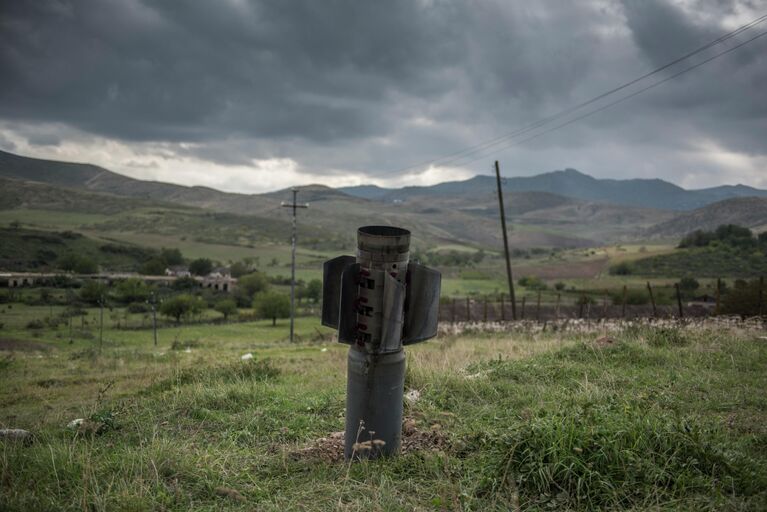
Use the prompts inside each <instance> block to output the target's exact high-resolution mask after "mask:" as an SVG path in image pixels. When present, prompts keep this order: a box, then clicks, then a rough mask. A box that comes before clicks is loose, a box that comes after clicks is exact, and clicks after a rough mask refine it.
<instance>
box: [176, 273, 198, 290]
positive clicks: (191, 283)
mask: <svg viewBox="0 0 767 512" xmlns="http://www.w3.org/2000/svg"><path fill="white" fill-rule="evenodd" d="M199 287H200V283H198V282H197V280H196V279H195V278H193V277H189V276H184V277H179V278H178V279H176V280H175V281H173V289H174V290H178V291H192V290H194V289H195V288H199Z"/></svg>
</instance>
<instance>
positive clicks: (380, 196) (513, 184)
mask: <svg viewBox="0 0 767 512" xmlns="http://www.w3.org/2000/svg"><path fill="white" fill-rule="evenodd" d="M503 187H504V189H505V190H508V191H509V192H533V191H535V192H548V193H550V194H557V195H560V196H565V197H570V198H573V199H581V200H584V201H603V202H607V203H613V204H616V205H624V206H637V207H641V208H657V209H666V210H693V209H695V208H700V207H702V206H706V205H708V204H711V203H715V202H717V201H722V200H725V199H731V198H736V197H767V190H760V189H757V188H753V187H748V186H746V185H734V186H733V185H724V186H720V187H713V188H704V189H698V190H686V189H684V188H682V187H679V186H677V185H674V184H673V183H669V182H667V181H664V180H660V179H628V180H615V179H597V178H594V177H592V176H589V175H588V174H584V173H582V172H579V171H577V170H575V169H565V170H563V171H553V172H547V173H544V174H539V175H537V176H527V177H511V178H504V179H503ZM495 189H496V179H495V177H493V176H475V177H473V178H471V179H469V180H465V181H453V182H445V183H439V184H437V185H433V186H430V187H403V188H398V189H387V188H381V187H377V186H375V185H362V186H357V187H344V188H340V189H339V190H341V191H342V192H345V193H347V194H349V195H352V196H356V197H362V198H365V199H372V200H377V201H406V200H408V199H410V198H413V197H468V196H473V197H479V196H485V195H488V194H495Z"/></svg>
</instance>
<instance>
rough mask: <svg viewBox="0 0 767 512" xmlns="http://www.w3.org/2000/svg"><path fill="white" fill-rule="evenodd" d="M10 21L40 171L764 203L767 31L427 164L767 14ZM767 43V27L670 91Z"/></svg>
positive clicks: (411, 12)
mask: <svg viewBox="0 0 767 512" xmlns="http://www.w3.org/2000/svg"><path fill="white" fill-rule="evenodd" d="M0 9H1V11H0V77H2V78H1V79H0V148H2V149H4V150H7V151H12V152H16V153H19V154H22V155H28V156H37V157H44V158H54V159H61V160H71V161H81V162H90V163H95V164H99V165H102V166H105V167H107V168H109V169H111V170H114V171H117V172H120V173H123V174H126V175H129V176H133V177H137V178H142V179H155V180H162V181H169V182H175V183H181V184H187V185H208V186H212V187H215V188H219V189H223V190H227V191H239V192H263V191H268V190H274V189H279V188H283V187H287V186H291V185H300V184H307V183H324V184H326V185H330V186H342V185H356V184H363V183H375V184H378V185H382V186H402V185H418V184H432V183H436V182H440V181H447V180H453V179H463V178H468V177H470V176H473V175H475V174H489V173H490V172H491V167H490V166H491V164H492V162H493V160H494V159H496V158H497V159H499V160H500V162H501V167H502V171H503V173H504V174H505V175H509V176H512V175H516V176H519V175H532V174H538V173H541V172H546V171H551V170H555V169H563V168H566V167H573V168H576V169H579V170H580V171H582V172H585V173H588V174H591V175H593V176H596V177H610V178H628V177H658V178H663V179H666V180H669V181H672V182H675V183H677V184H680V185H682V186H685V187H687V188H701V187H706V186H712V185H719V184H735V183H744V184H748V185H752V186H757V187H763V188H767V92H765V91H767V37H763V38H760V39H757V40H755V41H753V42H752V43H750V44H748V45H746V46H744V47H743V48H741V49H738V50H736V51H734V52H732V53H730V54H728V55H726V56H724V57H722V58H719V59H717V60H714V61H712V62H710V63H709V64H707V65H705V66H702V67H700V68H698V69H696V70H694V71H691V72H689V73H687V74H684V75H682V76H680V77H679V78H677V79H675V80H672V81H670V82H668V83H666V84H664V85H661V86H659V87H656V88H654V89H652V90H650V91H648V92H646V93H644V94H642V95H639V96H637V97H635V98H633V99H631V100H629V101H627V102H625V103H622V104H620V105H617V106H615V107H613V108H610V109H608V110H606V111H604V112H602V113H599V114H597V115H594V116H592V117H589V118H587V119H584V120H582V121H579V122H576V123H574V124H572V125H570V126H567V127H565V128H563V129H561V130H558V131H555V132H552V133H550V134H546V135H543V136H541V137H538V138H536V139H535V140H532V141H529V142H523V143H521V144H518V145H516V146H512V147H508V148H506V149H504V150H503V151H500V152H497V153H494V154H488V155H485V154H484V153H478V154H474V155H471V157H470V158H464V159H463V160H457V161H456V160H453V161H447V162H444V164H443V165H433V164H432V165H428V162H433V161H434V160H436V159H438V158H440V157H444V156H446V155H449V154H452V153H455V152H457V151H460V150H463V149H465V148H469V147H472V146H474V145H477V144H481V143H483V142H485V141H488V140H491V139H495V138H497V137H500V136H503V135H507V134H509V133H512V132H514V130H517V129H519V128H521V127H525V126H527V125H529V124H530V123H533V122H535V121H537V120H539V119H541V118H544V117H546V116H549V115H552V114H555V113H557V112H559V111H561V110H562V109H565V108H567V107H570V106H572V105H575V104H578V103H580V102H582V101H584V100H587V99H589V98H591V97H593V96H595V95H597V94H600V93H601V92H603V91H605V90H608V89H610V88H612V87H614V86H616V85H620V84H621V83H623V82H626V81H628V80H630V79H632V78H635V77H637V76H639V75H641V74H643V73H645V72H647V71H650V70H652V69H654V68H656V67H658V66H660V65H663V64H665V63H666V62H668V61H670V60H672V59H674V58H676V57H678V56H680V55H683V54H685V53H687V52H689V51H691V50H694V49H695V48H698V47H699V46H702V45H704V44H706V43H708V42H710V41H712V40H714V39H716V38H717V37H719V36H720V35H722V34H724V33H726V32H728V31H730V30H733V29H735V28H737V27H739V26H741V25H743V24H744V23H747V22H749V21H751V20H753V19H755V18H758V17H759V16H761V15H764V14H767V4H766V3H765V2H764V1H763V0H741V1H729V0H623V1H617V0H616V1H607V0H579V1H577V2H567V1H560V0H551V1H529V0H518V1H509V0H506V1H497V2H496V1H465V0H455V1H453V0H409V1H405V0H403V1H397V0H387V1H378V0H376V1H372V0H371V1H367V2H364V1H359V0H347V1H341V0H324V1H316V0H306V1H289V0H284V1H283V0H271V1H258V0H252V1H251V0H226V1H224V0H219V1H216V2H210V1H203V0H199V1H190V2H178V1H170V0H168V1H159V0H158V1H151V0H143V1H140V0H34V1H13V0H0ZM765 30H767V21H765V22H764V23H762V24H760V25H757V26H756V27H754V28H752V29H750V30H749V31H747V32H744V33H743V34H741V35H739V36H737V37H736V38H733V39H730V40H729V41H727V42H725V43H723V44H721V45H718V46H716V47H714V48H712V49H711V50H709V51H707V52H705V53H703V54H701V55H698V56H697V57H696V58H693V59H691V60H690V61H689V62H685V63H683V64H682V65H680V66H677V67H674V68H672V69H670V70H667V71H666V72H665V73H664V74H662V75H659V78H661V77H665V76H668V75H670V74H672V73H674V72H676V71H678V70H681V69H683V67H684V66H686V65H690V64H694V63H695V62H700V61H701V60H703V59H705V58H707V57H710V56H712V55H714V54H715V53H717V52H720V51H723V50H726V49H728V48H731V47H733V46H735V45H736V44H738V43H740V42H743V41H745V40H747V39H749V38H751V37H753V36H755V35H757V34H759V33H760V32H763V31H765ZM649 83H651V82H645V83H643V84H640V86H641V85H645V84H649ZM633 90H636V88H634V89H630V90H629V91H625V92H632V91H633ZM596 106H598V105H596ZM583 112H586V111H583ZM565 120H566V119H565ZM531 133H532V134H534V133H536V132H531ZM515 140H516V139H515ZM500 147H502V146H500ZM497 148H499V146H496V147H495V148H494V149H497ZM474 158H478V159H477V160H476V161H473V162H467V160H471V159H474ZM421 163H427V165H422V166H417V167H411V166H413V165H414V164H421Z"/></svg>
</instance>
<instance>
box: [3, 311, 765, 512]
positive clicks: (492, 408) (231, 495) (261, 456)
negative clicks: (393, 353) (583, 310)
mask: <svg viewBox="0 0 767 512" xmlns="http://www.w3.org/2000/svg"><path fill="white" fill-rule="evenodd" d="M43 309H44V308H43ZM11 311H13V312H14V313H13V314H14V315H16V316H14V317H13V319H11V316H10V312H8V311H7V310H5V311H4V312H3V315H2V316H1V317H0V318H5V319H6V320H5V321H6V326H5V327H4V328H3V329H2V330H0V336H2V337H4V338H14V339H22V340H23V339H31V340H33V341H36V342H38V343H46V344H47V345H50V347H51V348H50V349H49V350H47V351H42V352H34V351H30V352H24V351H17V352H14V353H12V354H9V355H6V353H0V361H2V367H0V426H2V427H18V428H26V429H30V430H32V431H33V432H34V433H35V435H36V440H35V442H34V443H32V444H31V445H28V446H26V445H20V444H14V443H9V442H1V441H0V503H1V504H2V507H1V508H2V509H3V510H80V509H83V508H85V509H89V510H158V509H164V510H188V509H190V508H195V509H199V510H221V509H235V510H252V509H258V510H295V509H301V510H338V509H345V510H361V509H372V510H457V509H462V510H510V509H511V510H514V509H517V508H519V509H522V510H595V509H634V510H646V509H662V510H763V509H764V507H765V506H767V428H766V427H765V425H766V424H767V395H765V394H764V393H763V390H764V388H765V386H767V374H765V372H764V368H765V365H766V364H767V344H765V343H764V342H763V341H760V340H759V339H758V336H759V335H761V334H763V333H760V332H750V331H744V330H725V329H722V328H718V329H716V330H705V329H700V328H695V327H690V328H681V329H680V328H664V329H653V328H646V327H634V328H630V329H627V330H624V331H622V332H618V333H613V334H612V337H613V339H614V340H615V341H614V343H611V344H608V345H600V344H597V343H595V342H594V340H595V339H596V338H597V337H598V336H601V335H602V333H600V332H598V331H597V332H592V333H586V334H582V335H573V334H559V333H552V332H548V333H545V334H537V335H530V334H483V333H477V334H474V335H467V336H462V337H447V338H439V339H436V340H432V341H429V342H427V343H425V344H421V345H417V346H414V347H411V348H409V349H408V366H409V369H408V375H407V382H406V386H407V387H408V388H409V389H419V390H420V391H421V399H420V400H419V401H417V402H415V403H407V404H406V415H407V416H408V417H411V418H413V419H414V420H415V421H416V423H417V425H418V427H419V428H421V429H422V430H424V431H426V432H430V431H434V432H436V431H439V432H441V433H442V435H443V436H444V437H445V438H446V439H447V441H448V442H447V444H446V445H444V446H441V447H440V448H438V449H434V450H431V449H425V450H421V451H415V452H410V453H408V454H406V455H403V456H400V457H398V458H396V459H391V460H383V461H372V462H365V463H356V464H352V465H346V464H343V463H336V462H328V461H325V460H324V459H316V458H310V457H305V456H293V455H291V454H293V453H295V452H296V451H297V450H300V449H301V448H302V447H304V446H307V444H310V443H312V442H313V440H314V439H317V438H319V437H323V436H326V435H327V434H329V433H330V432H334V431H338V430H342V429H343V418H344V410H343V409H344V394H345V387H344V386H345V384H344V382H345V366H346V350H345V347H344V346H341V345H338V344H335V343H333V342H332V331H329V330H328V329H325V328H322V327H320V326H319V322H318V320H317V319H315V318H309V317H307V318H300V319H298V323H297V332H298V334H299V336H300V337H301V338H302V339H303V340H304V341H302V342H301V343H298V344H295V345H290V344H289V343H288V342H287V341H286V336H287V322H286V321H281V322H279V323H278V326H277V327H271V326H270V325H269V322H251V323H242V324H227V325H222V326H214V325H195V326H182V327H180V328H168V329H162V330H161V331H160V344H159V347H157V348H155V347H153V346H152V342H151V332H150V331H147V330H143V331H124V330H118V329H113V328H111V327H110V328H108V330H107V332H106V336H105V337H106V339H107V340H108V342H107V343H106V344H105V348H104V351H103V352H102V353H101V354H99V353H98V351H97V350H95V348H96V347H95V341H94V340H93V339H85V338H76V339H75V340H74V343H72V344H71V345H70V344H69V343H67V342H66V341H65V340H62V339H59V338H57V336H56V332H55V331H52V330H45V331H44V332H43V333H42V334H41V335H40V337H39V338H32V337H31V336H30V334H29V332H28V330H26V329H24V328H23V325H22V324H23V322H24V321H25V320H26V319H28V318H32V317H34V316H35V315H39V314H43V313H44V311H43V310H42V309H38V308H32V307H25V306H21V305H18V304H14V305H13V308H12V309H11ZM0 321H3V320H2V319H0ZM312 338H314V339H313V340H312ZM321 338H324V339H321ZM174 340H179V342H178V343H176V349H174V348H173V342H174ZM186 347H188V348H189V349H188V350H185V348H186ZM247 352H250V353H253V354H254V356H255V358H254V360H252V361H241V360H240V356H241V355H242V354H244V353H247ZM74 418H94V419H96V420H98V421H99V423H98V424H99V425H101V426H102V427H101V431H102V432H101V433H99V434H98V435H96V434H93V433H88V432H86V433H84V434H82V435H77V434H75V433H73V432H72V431H69V430H67V429H66V428H65V426H66V424H67V423H68V422H69V421H71V420H72V419H74Z"/></svg>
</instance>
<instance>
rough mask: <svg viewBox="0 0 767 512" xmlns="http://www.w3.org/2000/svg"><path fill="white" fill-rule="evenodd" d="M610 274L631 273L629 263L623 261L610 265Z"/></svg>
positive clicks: (623, 274) (621, 274)
mask: <svg viewBox="0 0 767 512" xmlns="http://www.w3.org/2000/svg"><path fill="white" fill-rule="evenodd" d="M610 275H613V276H628V275H631V265H629V264H628V263H627V262H625V261H621V262H620V263H618V264H616V265H613V266H611V267H610Z"/></svg>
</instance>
